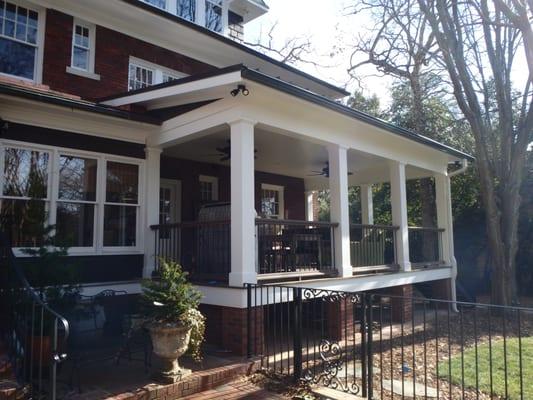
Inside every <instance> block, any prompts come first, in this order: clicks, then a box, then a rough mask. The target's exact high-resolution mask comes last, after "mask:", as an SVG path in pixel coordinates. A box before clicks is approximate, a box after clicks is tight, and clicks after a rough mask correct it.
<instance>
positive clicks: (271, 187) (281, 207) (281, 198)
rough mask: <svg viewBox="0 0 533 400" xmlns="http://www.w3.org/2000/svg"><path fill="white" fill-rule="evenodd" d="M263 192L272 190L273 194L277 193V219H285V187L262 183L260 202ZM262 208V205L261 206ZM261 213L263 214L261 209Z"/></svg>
mask: <svg viewBox="0 0 533 400" xmlns="http://www.w3.org/2000/svg"><path fill="white" fill-rule="evenodd" d="M263 190H272V191H275V192H278V199H279V214H278V218H277V219H281V220H283V219H285V187H284V186H279V185H271V184H269V183H262V184H261V202H262V201H263V196H262V195H263V193H262V191H263ZM261 207H262V204H261ZM261 213H263V210H262V209H261Z"/></svg>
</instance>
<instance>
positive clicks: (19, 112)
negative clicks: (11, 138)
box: [0, 95, 161, 144]
mask: <svg viewBox="0 0 533 400" xmlns="http://www.w3.org/2000/svg"><path fill="white" fill-rule="evenodd" d="M0 110H1V113H0V116H1V117H2V118H3V119H5V120H7V121H12V122H16V123H20V124H27V125H34V126H39V127H43V128H49V129H57V130H61V131H66V132H72V133H80V134H83V135H91V136H98V137H103V138H109V139H117V140H122V141H128V142H133V143H142V144H144V143H146V139H147V137H149V136H150V135H152V134H155V133H156V132H159V131H160V129H161V127H160V126H155V125H151V124H145V123H142V122H136V121H130V120H127V119H122V118H115V117H111V116H107V115H99V114H95V113H91V112H87V111H81V110H75V109H71V108H68V107H62V106H57V105H52V104H46V103H42V102H37V101H32V100H26V99H20V98H16V97H11V96H5V95H0ZM28 110H31V112H28Z"/></svg>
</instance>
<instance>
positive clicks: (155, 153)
mask: <svg viewBox="0 0 533 400" xmlns="http://www.w3.org/2000/svg"><path fill="white" fill-rule="evenodd" d="M145 151H146V184H145V188H146V196H145V199H146V206H145V210H146V218H145V221H146V227H145V229H144V232H145V233H144V235H145V236H144V270H143V277H145V278H150V277H151V276H152V272H153V271H154V269H155V237H154V235H155V233H154V232H153V231H152V230H151V229H150V225H157V224H159V189H160V176H161V175H160V168H161V151H162V150H161V149H159V148H155V147H147V148H146V150H145Z"/></svg>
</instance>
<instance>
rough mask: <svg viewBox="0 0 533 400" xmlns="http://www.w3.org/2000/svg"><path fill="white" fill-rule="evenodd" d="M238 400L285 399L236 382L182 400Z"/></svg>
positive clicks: (239, 381)
mask: <svg viewBox="0 0 533 400" xmlns="http://www.w3.org/2000/svg"><path fill="white" fill-rule="evenodd" d="M211 399H213V400H214V399H217V400H222V399H224V400H239V399H250V400H259V399H273V400H276V399H280V400H281V399H286V397H283V396H281V395H279V394H276V393H272V392H269V391H267V390H265V389H263V388H260V387H259V386H256V385H254V384H253V383H250V382H246V381H242V380H238V381H234V382H231V383H228V384H227V385H223V386H219V387H218V388H216V389H211V390H207V391H205V392H201V393H196V394H193V395H191V396H187V397H183V398H182V400H211Z"/></svg>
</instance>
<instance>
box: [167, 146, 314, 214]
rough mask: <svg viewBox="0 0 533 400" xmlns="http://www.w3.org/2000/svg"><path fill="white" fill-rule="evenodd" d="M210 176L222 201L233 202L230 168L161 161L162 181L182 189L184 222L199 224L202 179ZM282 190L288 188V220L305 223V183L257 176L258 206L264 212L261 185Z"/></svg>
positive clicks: (256, 197)
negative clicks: (174, 181)
mask: <svg viewBox="0 0 533 400" xmlns="http://www.w3.org/2000/svg"><path fill="white" fill-rule="evenodd" d="M200 175H208V176H216V177H217V178H218V190H219V200H220V201H227V202H229V201H230V198H231V183H230V182H231V180H230V169H229V167H226V166H223V165H217V164H209V163H201V162H196V161H189V160H182V159H177V158H170V157H164V156H163V157H161V178H164V179H177V180H180V181H181V185H182V202H181V203H182V209H181V212H182V220H183V221H193V220H196V216H197V214H198V210H199V205H200V187H199V176H200ZM262 183H268V184H271V185H278V186H283V187H284V188H285V191H284V198H285V213H286V216H287V217H288V218H289V219H297V220H303V219H305V186H304V181H303V179H300V178H293V177H289V176H283V175H274V174H269V173H265V172H256V173H255V203H256V204H255V206H256V211H257V212H258V213H259V212H260V211H261V203H260V202H261V197H260V194H261V184H262Z"/></svg>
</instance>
